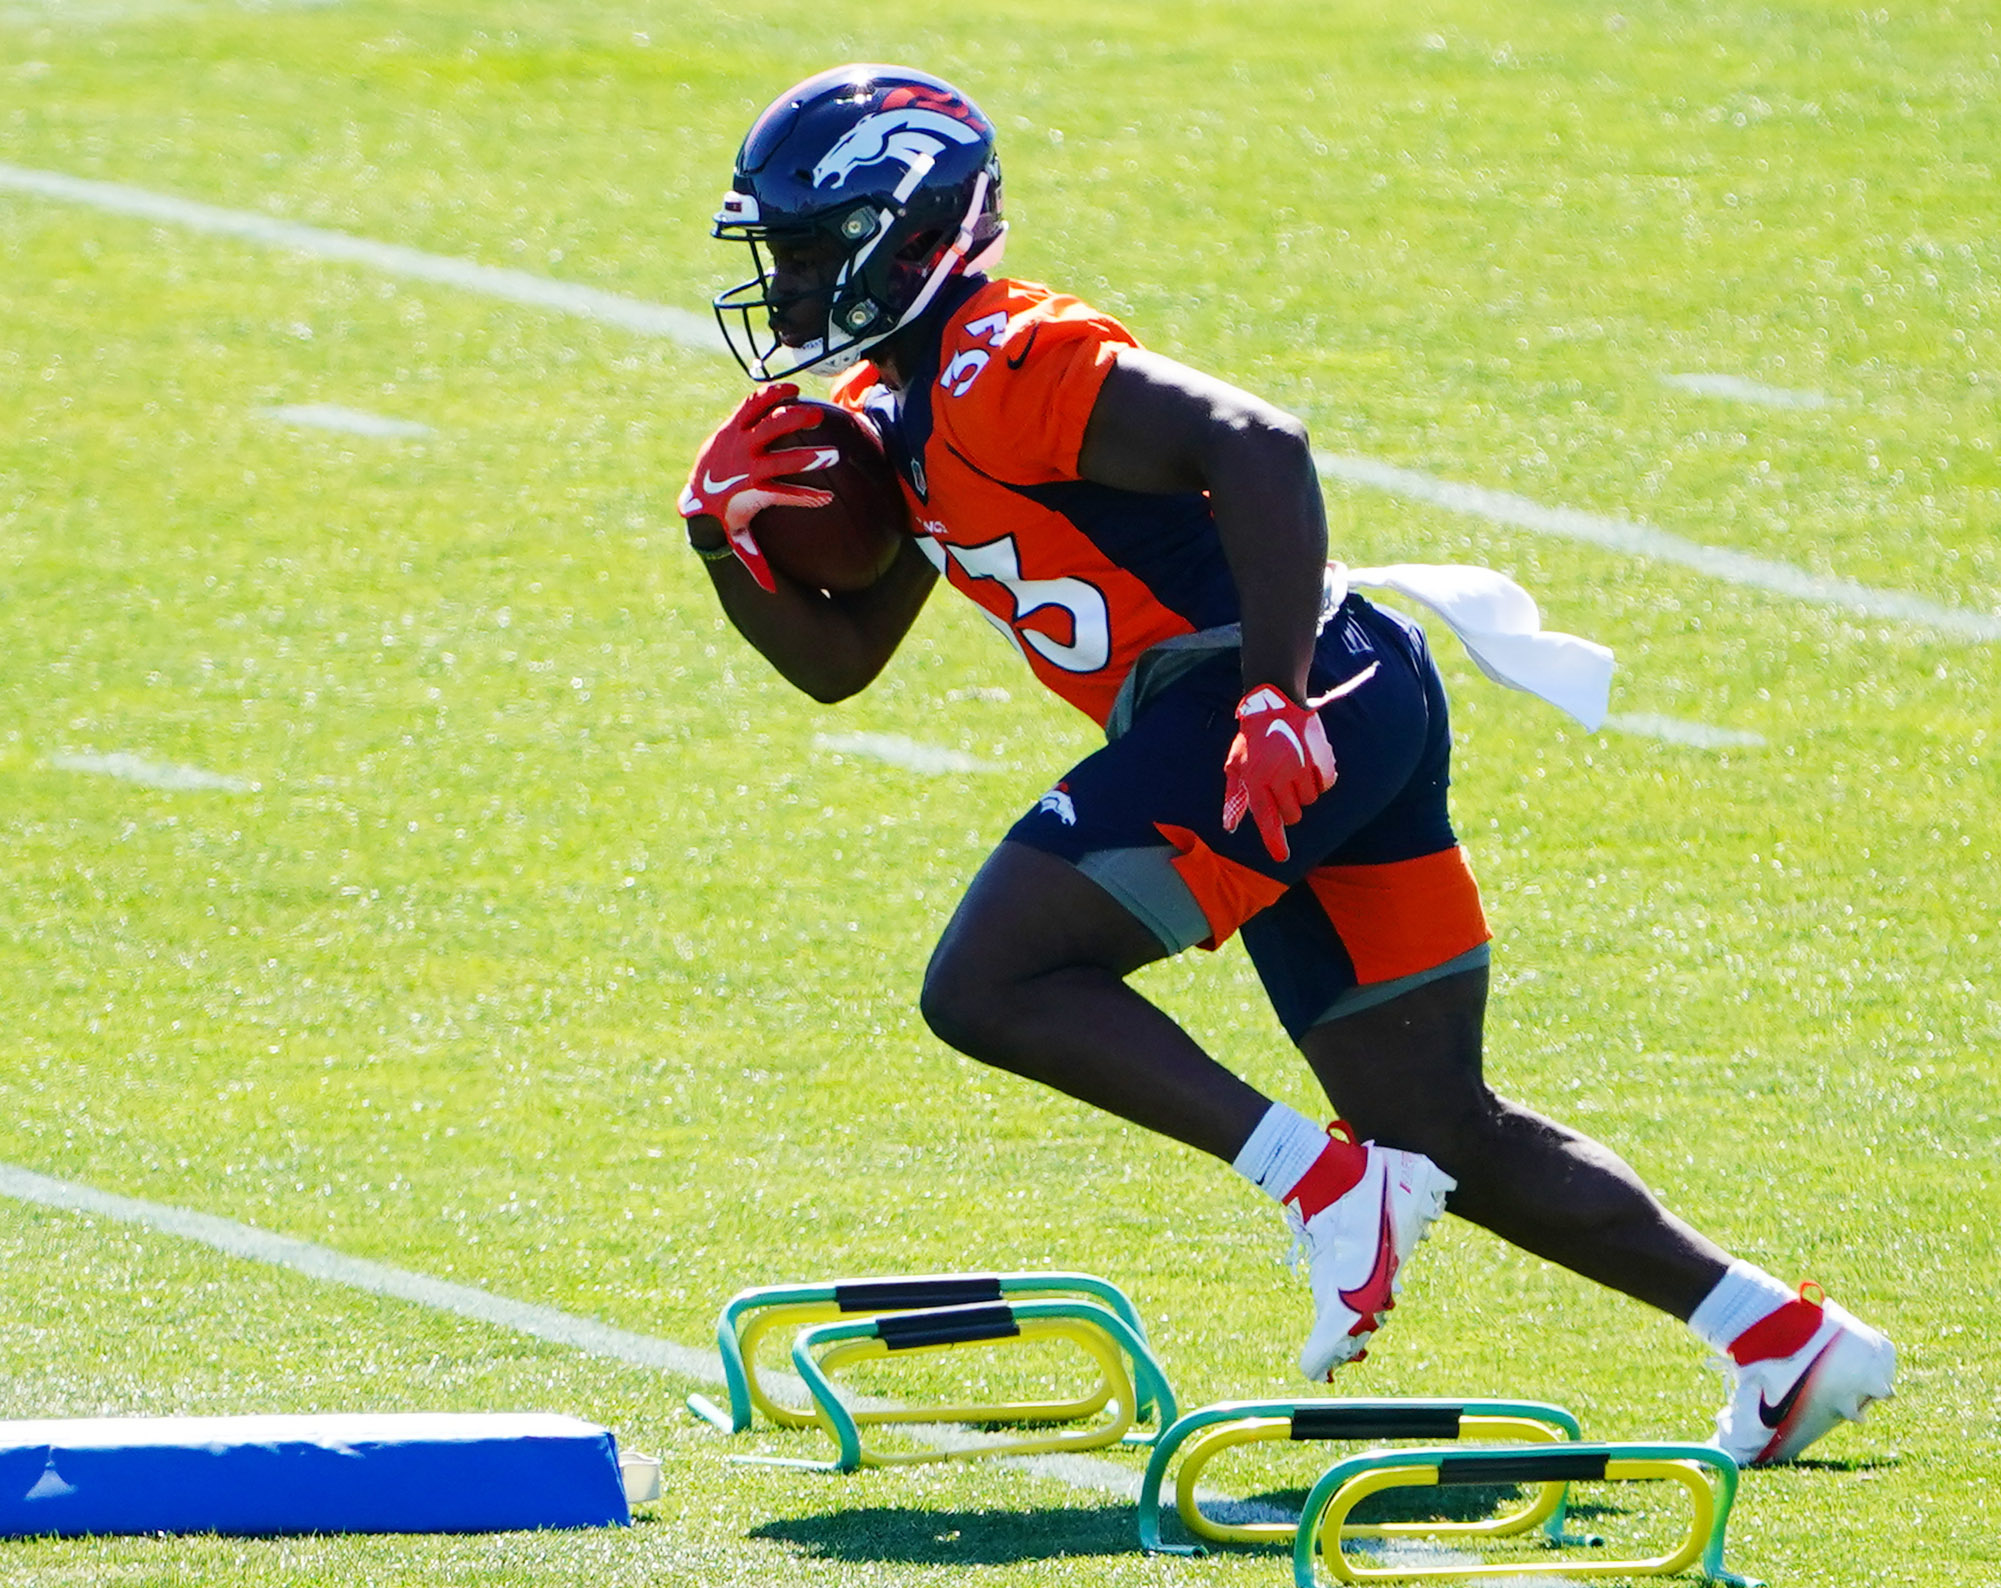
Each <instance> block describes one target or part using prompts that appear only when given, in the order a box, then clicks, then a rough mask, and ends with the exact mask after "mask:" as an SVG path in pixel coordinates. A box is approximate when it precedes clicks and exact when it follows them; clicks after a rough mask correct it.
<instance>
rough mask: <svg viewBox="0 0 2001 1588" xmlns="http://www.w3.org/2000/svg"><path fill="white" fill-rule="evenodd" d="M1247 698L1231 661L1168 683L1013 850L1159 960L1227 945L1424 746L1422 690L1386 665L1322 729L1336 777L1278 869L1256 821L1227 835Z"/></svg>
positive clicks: (1363, 814) (1396, 782)
mask: <svg viewBox="0 0 2001 1588" xmlns="http://www.w3.org/2000/svg"><path fill="white" fill-rule="evenodd" d="M1372 659H1373V658H1369V657H1359V658H1357V657H1352V656H1349V655H1347V654H1346V653H1345V652H1343V653H1341V654H1340V655H1339V656H1337V657H1336V658H1335V660H1334V662H1333V664H1332V665H1331V666H1330V667H1325V668H1316V673H1315V677H1316V682H1317V686H1318V687H1320V688H1323V689H1324V688H1326V687H1328V685H1329V683H1330V682H1331V683H1339V682H1341V681H1342V678H1343V676H1353V674H1354V673H1356V672H1358V671H1361V670H1363V668H1364V667H1366V665H1367V663H1368V662H1369V661H1370V660H1372ZM1344 664H1346V674H1345V675H1344V674H1343V672H1342V667H1343V665H1344ZM1240 688H1241V684H1240V680H1239V676H1238V661H1237V658H1236V656H1235V654H1234V653H1231V654H1227V655H1224V656H1221V657H1218V658H1217V659H1216V660H1215V661H1213V662H1210V663H1206V664H1204V665H1203V666H1202V667H1200V668H1198V669H1197V670H1196V671H1195V672H1193V673H1191V674H1190V675H1188V676H1187V677H1185V678H1183V679H1181V680H1179V681H1177V682H1176V683H1174V684H1173V685H1171V686H1169V687H1168V688H1167V689H1165V690H1164V691H1162V692H1161V694H1160V695H1159V696H1158V697H1157V698H1156V699H1154V700H1153V701H1151V702H1150V703H1148V705H1147V706H1146V707H1145V708H1144V709H1143V710H1142V711H1141V712H1140V713H1139V714H1138V716H1137V717H1136V718H1135V720H1134V721H1133V723H1132V725H1131V726H1130V727H1129V728H1128V729H1127V730H1126V732H1125V733H1124V734H1123V735H1121V736H1120V737H1119V738H1118V739H1116V740H1114V741H1113V742H1112V743H1110V744H1108V745H1106V746H1105V748H1104V749H1102V750H1099V751H1097V752H1095V753H1094V754H1092V755H1089V756H1087V757H1085V758H1084V760H1082V761H1081V762H1079V763H1078V764H1077V765H1076V766H1074V767H1072V768H1071V769H1070V771H1069V772H1068V773H1066V774H1065V775H1064V776H1063V778H1062V779H1061V780H1060V781H1058V783H1057V784H1056V785H1055V787H1053V788H1052V789H1050V790H1049V791H1048V792H1047V793H1046V794H1044V795H1043V796H1042V798H1041V799H1040V800H1039V801H1038V802H1037V803H1036V806H1035V808H1034V809H1033V810H1031V811H1029V812H1028V813H1027V814H1026V815H1025V816H1023V817H1022V818H1021V820H1020V821H1018V822H1016V823H1015V825H1014V827H1013V829H1012V830H1011V831H1010V832H1009V834H1008V839H1009V841H1010V842H1011V843H1014V844H1020V845H1023V846H1025V847H1027V848H1030V849H1035V850H1038V851H1040V852H1042V853H1044V854H1048V855H1053V856H1055V857H1056V858H1057V859H1059V860H1062V861H1064V862H1065V863H1067V864H1068V865H1070V866H1072V867H1074V868H1075V869H1076V870H1077V871H1078V872H1079V873H1080V874H1081V875H1082V876H1084V877H1086V878H1088V879H1089V880H1090V881H1091V882H1092V883H1094V884H1096V885H1097V886H1098V887H1099V888H1100V889H1102V890H1103V891H1104V892H1106V893H1107V894H1109V895H1110V896H1111V897H1112V898H1113V899H1114V900H1115V901H1116V902H1117V903H1118V904H1119V905H1120V907H1121V908H1123V909H1124V910H1125V911H1126V912H1127V913H1128V914H1129V915H1131V916H1132V917H1133V918H1134V919H1136V920H1138V921H1140V922H1142V923H1143V924H1144V925H1145V926H1146V927H1147V929H1148V930H1149V931H1151V932H1152V933H1153V935H1154V937H1155V939H1156V941H1157V942H1158V944H1159V946H1160V949H1161V951H1162V952H1163V953H1167V954H1177V953H1180V952H1181V951H1182V950H1184V949H1188V948H1192V947H1195V946H1197V945H1200V946H1203V947H1214V946H1216V945H1217V944H1219V943H1221V942H1223V941H1224V940H1225V939H1227V938H1228V937H1230V936H1231V935H1232V934H1233V933H1234V932H1235V931H1236V930H1237V928H1238V927H1239V926H1240V925H1241V924H1242V923H1243V922H1244V921H1245V920H1247V919H1249V918H1250V917H1252V916H1253V915H1255V914H1256V913H1257V912H1258V911H1260V910H1262V909H1264V908H1265V907H1266V906H1268V905H1269V904H1271V903H1272V902H1273V901H1275V900H1277V899H1279V898H1282V897H1283V896H1284V895H1285V893H1286V891H1287V890H1288V889H1289V888H1291V887H1292V886H1293V885H1294V884H1295V883H1298V882H1299V881H1300V880H1301V879H1303V878H1304V877H1305V876H1306V875H1307V873H1308V872H1309V871H1311V870H1312V869H1313V866H1314V865H1315V863H1316V860H1317V859H1318V858H1319V857H1323V856H1325V855H1326V854H1328V853H1329V852H1331V851H1334V850H1336V849H1338V848H1339V847H1340V845H1341V844H1342V843H1343V842H1344V841H1346V840H1347V839H1348V838H1350V837H1351V836H1352V835H1353V834H1354V833H1355V832H1357V831H1358V830H1360V829H1362V828H1365V827H1366V826H1367V825H1368V824H1369V823H1370V822H1371V821H1372V820H1373V819H1374V818H1375V816H1376V815H1377V814H1378V813H1379V812H1380V810H1381V809H1382V807H1383V805H1384V803H1385V802H1386V801H1387V800H1388V799H1390V798H1391V797H1392V796H1393V795H1394V793H1395V792H1396V790H1397V789H1398V788H1400V787H1401V786H1402V785H1403V784H1404V782H1406V781H1407V780H1408V778H1409V776H1410V773H1411V770H1412V767H1413V764H1414V762H1415V760H1416V758H1417V756H1418V754H1419V748H1420V746H1421V743H1422V741H1423V737H1424V734H1423V717H1424V703H1423V699H1422V694H1421V690H1420V688H1419V686H1418V684H1417V682H1416V681H1415V679H1414V677H1413V676H1412V674H1411V672H1410V670H1409V668H1408V667H1407V666H1399V667H1397V668H1393V669H1390V668H1386V669H1378V671H1377V673H1376V674H1374V675H1372V676H1371V677H1370V678H1369V680H1368V681H1367V683H1366V684H1365V685H1363V686H1361V687H1360V688H1358V689H1357V690H1356V692H1355V693H1354V694H1353V695H1351V696H1348V697H1345V698H1343V699H1342V700H1339V701H1337V702H1335V703H1334V704H1333V705H1332V706H1330V707H1329V708H1328V709H1327V710H1326V711H1325V712H1323V714H1322V721H1323V722H1324V723H1325V725H1326V727H1327V731H1328V738H1329V741H1330V742H1331V743H1332V745H1333V747H1334V754H1335V759H1336V762H1337V765H1338V767H1339V772H1338V775H1337V777H1336V779H1335V783H1334V786H1333V787H1332V788H1331V789H1330V790H1328V791H1327V792H1326V793H1325V794H1323V795H1321V796H1320V798H1319V799H1317V800H1315V801H1314V802H1313V803H1312V804H1310V805H1309V806H1307V808H1306V810H1305V812H1304V813H1303V814H1302V816H1301V818H1300V820H1299V821H1298V822H1297V823H1296V824H1295V825H1294V826H1293V827H1291V828H1290V829H1288V837H1289V839H1290V841H1291V854H1290V855H1289V856H1288V857H1287V858H1286V859H1285V860H1282V861H1280V860H1274V859H1272V857H1271V856H1270V855H1269V854H1268V853H1267V852H1266V850H1265V847H1264V843H1263V840H1262V839H1261V838H1260V837H1259V836H1258V833H1257V830H1256V826H1255V824H1254V823H1251V822H1248V821H1247V822H1244V823H1242V824H1241V825H1240V826H1239V827H1238V829H1237V830H1236V831H1235V832H1229V831H1226V830H1225V829H1224V826H1223V783H1224V773H1223V765H1224V761H1225V759H1226V757H1227V756H1228V753H1229V749H1230V743H1231V741H1232V740H1233V739H1234V738H1235V737H1236V732H1237V724H1236V716H1235V706H1236V701H1237V696H1238V694H1239V692H1240Z"/></svg>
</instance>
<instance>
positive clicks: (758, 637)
mask: <svg viewBox="0 0 2001 1588" xmlns="http://www.w3.org/2000/svg"><path fill="white" fill-rule="evenodd" d="M688 542H689V544H690V545H692V546H693V547H694V548H695V549H696V550H697V551H698V552H703V553H705V554H706V553H712V552H718V551H721V550H722V549H723V548H724V547H725V546H727V544H728V542H727V541H726V540H725V538H724V534H723V526H722V524H721V523H720V522H719V521H718V520H716V519H714V518H710V517H707V516H701V517H696V518H692V519H690V520H689V521H688ZM705 566H706V567H707V568H708V571H709V581H710V583H712V584H713V585H714V586H715V588H716V598H717V599H718V600H719V601H720V602H721V603H722V608H723V615H724V616H725V617H727V618H728V619H729V620H730V622H731V623H732V624H733V625H734V626H735V628H736V631H737V632H738V633H739V634H741V635H742V636H743V637H744V638H745V639H746V640H748V641H750V643H751V644H752V645H753V646H754V647H756V649H757V650H758V651H759V652H761V653H762V654H763V656H764V658H765V660H766V661H768V662H770V663H771V665H772V666H773V667H775V668H776V669H777V670H778V673H779V676H780V677H782V678H784V680H785V681H786V682H787V683H789V684H791V685H792V686H793V687H794V688H795V689H799V690H803V691H804V692H805V693H806V694H808V695H811V696H812V697H813V698H814V699H815V700H818V701H822V702H825V703H826V704H828V705H832V704H833V703H834V702H835V701H837V700H845V699H847V697H848V696H850V695H853V694H858V693H860V692H861V691H862V690H863V689H865V688H867V687H868V685H869V684H870V683H871V682H872V681H873V680H874V679H875V676H876V675H877V674H878V673H880V672H881V671H882V670H883V668H884V667H885V666H887V665H888V662H889V659H890V657H891V656H893V655H895V654H896V648H897V646H898V645H900V644H901V643H902V642H903V636H904V635H906V634H908V633H909V632H910V625H911V624H912V623H914V622H916V621H917V614H918V611H919V610H920V609H921V608H922V607H923V605H924V598H925V597H926V596H928V595H930V593H931V586H932V585H933V584H935V583H936V582H937V579H938V571H937V569H935V568H933V567H932V566H931V564H930V563H929V562H928V561H927V560H926V559H925V556H924V553H923V552H921V551H919V550H918V549H917V542H916V541H915V540H913V539H910V538H908V537H906V538H905V540H904V543H903V545H902V547H901V548H900V549H899V550H898V552H897V556H896V561H894V562H893V563H891V564H890V565H889V570H888V572H886V573H885V574H883V576H882V577H881V578H880V579H878V580H876V582H875V583H874V584H872V585H870V586H869V587H868V588H867V589H866V590H856V591H851V592H848V593H846V594H842V595H830V594H829V593H828V592H826V591H825V590H814V589H811V588H809V587H808V586H806V585H803V584H801V583H799V582H798V581H797V580H796V579H788V578H787V577H786V576H785V575H784V574H782V573H776V572H775V571H774V573H773V575H772V581H773V584H774V585H775V586H776V588H775V589H772V590H770V591H766V590H764V589H762V588H760V587H759V585H758V583H757V581H756V580H755V579H754V578H753V577H752V576H751V573H750V570H749V569H748V568H747V567H746V566H745V565H744V563H743V562H742V561H741V560H740V559H739V558H737V557H734V556H723V557H718V558H716V559H715V560H712V561H705Z"/></svg>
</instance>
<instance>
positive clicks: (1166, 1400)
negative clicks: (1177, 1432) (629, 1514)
mask: <svg viewBox="0 0 2001 1588" xmlns="http://www.w3.org/2000/svg"><path fill="white" fill-rule="evenodd" d="M1016 1340H1019V1341H1024V1342H1029V1341H1059V1340H1060V1341H1067V1342H1068V1343H1070V1344H1072V1345H1074V1346H1076V1347H1077V1348H1078V1349H1079V1350H1081V1351H1082V1352H1083V1353H1084V1355H1085V1356H1086V1357H1087V1358H1088V1359H1089V1360H1090V1361H1091V1362H1092V1363H1093V1364H1094V1365H1095V1366H1096V1367H1097V1369H1098V1383H1097V1387H1096V1389H1095V1390H1094V1391H1093V1392H1091V1393H1090V1394H1088V1395H1086V1396H1084V1397H1082V1398H1080V1399H1077V1400H1073V1401H1064V1402H1026V1403H1023V1402H1002V1403H998V1404H993V1405H979V1404H973V1405H964V1406H952V1407H936V1406H932V1407H919V1408H911V1409H904V1408H896V1409H894V1410H890V1411H882V1410H871V1411H867V1412H857V1411H854V1410H851V1409H850V1408H849V1407H848V1406H847V1405H846V1404H845V1403H844V1402H843V1401H842V1400H841V1397H840V1395H839V1393H838V1392H837V1391H836V1389H835V1387H834V1383H833V1379H832V1376H831V1375H832V1373H833V1371H834V1369H835V1368H837V1367H839V1366H841V1365H843V1364H845V1363H848V1362H853V1361H858V1360H863V1359H870V1358H875V1359H880V1358H884V1357H895V1356H901V1355H909V1354H929V1353H935V1352H941V1351H952V1350H959V1349H963V1348H965V1347H969V1346H978V1345H986V1344H997V1343H1000V1342H1003V1341H1016ZM792 1362H793V1365H794V1366H795V1367H796V1368H797V1369H798V1371H799V1376H800V1378H801V1379H803V1380H804V1381H805V1384H806V1388H807V1392H808V1394H810V1395H811V1396H812V1399H813V1412H814V1420H815V1421H816V1422H818V1423H819V1424H820V1426H821V1427H823V1428H825V1429H826V1430H827V1432H828V1433H829V1434H831V1435H832V1436H833V1439H834V1443H835V1445H836V1447H837V1454H836V1456H835V1459H834V1460H833V1461H832V1462H830V1463H827V1462H822V1463H797V1462H786V1463H785V1464H786V1465H817V1466H820V1467H823V1468H827V1469H830V1470H832V1471H836V1472H853V1471H856V1470H857V1469H859V1468H861V1467H865V1466H868V1467H877V1466H911V1465H916V1464H918V1463H921V1462H935V1461H966V1460H972V1459H976V1458H984V1457H990V1456H1024V1455H1040V1454H1044V1453H1047V1452H1050V1451H1058V1450H1100V1449H1103V1448H1104V1447H1105V1446H1107V1445H1112V1444H1117V1443H1118V1442H1119V1441H1120V1440H1121V1439H1123V1438H1124V1437H1125V1436H1126V1433H1127V1430H1129V1429H1130V1428H1131V1427H1132V1426H1133V1422H1134V1420H1135V1418H1136V1417H1137V1416H1138V1415H1140V1412H1139V1409H1140V1408H1141V1407H1146V1408H1149V1409H1150V1410H1151V1412H1152V1415H1154V1416H1156V1417H1157V1418H1158V1420H1159V1421H1161V1422H1163V1423H1165V1422H1169V1421H1171V1420H1172V1419H1173V1417H1174V1414H1175V1406H1174V1392H1173V1391H1172V1390H1171V1389H1169V1388H1168V1384H1167V1377H1166V1375H1165V1374H1164V1373H1163V1372H1162V1371H1161V1368H1160V1364H1159V1362H1158V1361H1156V1360H1155V1358H1154V1355H1153V1351H1152V1349H1151V1348H1150V1347H1149V1346H1148V1345H1147V1343H1146V1340H1145V1337H1144V1336H1143V1335H1141V1334H1140V1332H1139V1331H1138V1330H1137V1329H1135V1328H1134V1327H1133V1325H1132V1324H1131V1323H1130V1322H1129V1321H1128V1320H1127V1319H1126V1318H1124V1317H1122V1316H1121V1315H1120V1314H1119V1313H1117V1312H1115V1311H1113V1310H1112V1309H1110V1308H1109V1307H1105V1306H1101V1305H1099V1304H1098V1303H1097V1302H1095V1301H1088V1300H1084V1299H1081V1298H1078V1297H1067V1298H1057V1299H1051V1300H1042V1301H1017V1302H987V1303H976V1304H974V1305H970V1306H956V1307H939V1308H934V1309H931V1310H928V1311H914V1312H895V1313H884V1314H880V1315H878V1316H875V1317H867V1318H855V1319H851V1320H848V1321H845V1322H835V1323H822V1324H816V1325H813V1326H811V1327H809V1328H806V1329H803V1330H801V1331H800V1334H799V1337H798V1338H797V1340H795V1341H794V1342H793V1346H792ZM1128 1364H1130V1367H1128ZM1097 1412H1103V1413H1104V1414H1105V1415H1104V1416H1103V1417H1102V1418H1100V1420H1099V1421H1098V1422H1097V1423H1096V1424H1094V1425H1092V1426H1089V1427H1085V1428H1060V1427H1059V1428H1053V1429H1049V1430H1048V1431H1045V1432H1039V1433H1033V1434H1029V1435H1027V1436H1025V1437H1021V1438H1014V1439H995V1440H983V1441H981V1442H980V1443H978V1444H976V1445H969V1446H962V1447H955V1448H944V1449H934V1450H919V1451H882V1450H871V1449H869V1448H868V1447H867V1446H866V1445H865V1444H864V1443H863V1438H862V1427H863V1425H864V1423H865V1422H866V1423H871V1424H880V1423H918V1422H925V1423H937V1422H961V1423H996V1422H1008V1423H1017V1424H1026V1423H1034V1424H1043V1425H1048V1424H1052V1423H1062V1422H1071V1421H1075V1420H1077V1419H1078V1418H1081V1417H1085V1416H1090V1415H1092V1414H1094V1413H1097ZM746 1459H750V1458H746Z"/></svg>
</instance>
